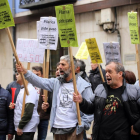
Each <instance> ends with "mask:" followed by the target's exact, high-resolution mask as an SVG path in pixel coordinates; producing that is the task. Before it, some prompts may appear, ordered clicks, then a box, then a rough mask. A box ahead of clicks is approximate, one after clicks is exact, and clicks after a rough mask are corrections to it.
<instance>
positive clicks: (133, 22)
mask: <svg viewBox="0 0 140 140" xmlns="http://www.w3.org/2000/svg"><path fill="white" fill-rule="evenodd" d="M128 21H129V30H130V36H131V43H132V44H139V42H140V41H139V30H138V19H137V12H128Z"/></svg>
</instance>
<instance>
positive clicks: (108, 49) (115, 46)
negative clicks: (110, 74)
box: [103, 42, 122, 63]
mask: <svg viewBox="0 0 140 140" xmlns="http://www.w3.org/2000/svg"><path fill="white" fill-rule="evenodd" d="M103 46H104V53H105V59H106V63H108V62H110V61H115V62H119V63H122V62H121V55H120V45H119V43H118V42H111V43H103Z"/></svg>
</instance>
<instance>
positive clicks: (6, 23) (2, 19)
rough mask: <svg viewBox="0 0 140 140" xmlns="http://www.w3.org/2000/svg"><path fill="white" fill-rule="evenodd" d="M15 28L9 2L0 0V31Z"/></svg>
mask: <svg viewBox="0 0 140 140" xmlns="http://www.w3.org/2000/svg"><path fill="white" fill-rule="evenodd" d="M10 26H15V23H14V20H13V16H12V13H11V9H10V6H9V3H8V0H0V29H3V28H7V27H10Z"/></svg>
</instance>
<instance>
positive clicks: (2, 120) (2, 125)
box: [0, 85, 14, 134]
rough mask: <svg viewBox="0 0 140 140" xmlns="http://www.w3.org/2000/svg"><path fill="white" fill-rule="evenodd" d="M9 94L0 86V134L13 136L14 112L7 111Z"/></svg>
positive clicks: (9, 100)
mask: <svg viewBox="0 0 140 140" xmlns="http://www.w3.org/2000/svg"><path fill="white" fill-rule="evenodd" d="M10 102H11V94H10V93H9V92H8V91H7V90H5V89H3V88H2V87H1V85H0V134H14V110H10V109H9V104H10Z"/></svg>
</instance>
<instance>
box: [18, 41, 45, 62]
mask: <svg viewBox="0 0 140 140" xmlns="http://www.w3.org/2000/svg"><path fill="white" fill-rule="evenodd" d="M16 51H17V55H18V57H19V61H21V62H32V63H43V58H44V53H45V49H42V48H39V47H38V39H18V40H17V47H16Z"/></svg>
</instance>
